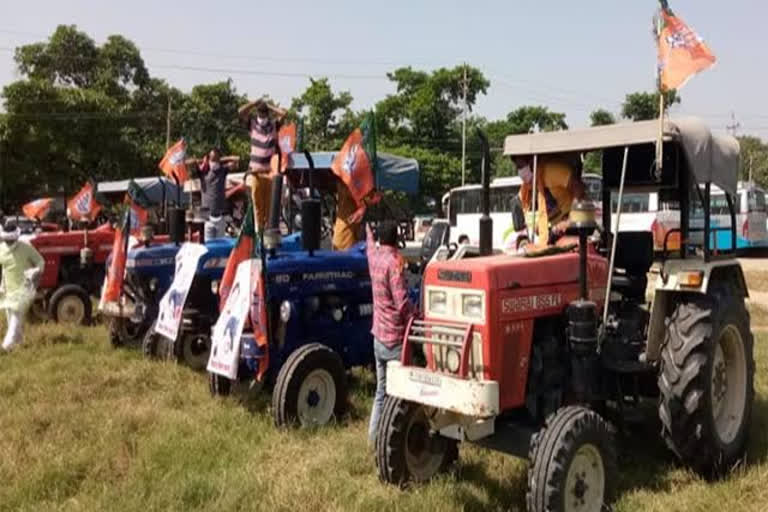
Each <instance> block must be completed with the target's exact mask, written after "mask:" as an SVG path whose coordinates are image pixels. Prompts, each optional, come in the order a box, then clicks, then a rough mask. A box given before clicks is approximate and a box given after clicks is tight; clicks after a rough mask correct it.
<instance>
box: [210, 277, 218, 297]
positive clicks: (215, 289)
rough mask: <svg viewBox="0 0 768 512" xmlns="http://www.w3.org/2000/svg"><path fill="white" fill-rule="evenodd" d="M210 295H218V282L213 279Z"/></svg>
mask: <svg viewBox="0 0 768 512" xmlns="http://www.w3.org/2000/svg"><path fill="white" fill-rule="evenodd" d="M211 293H212V294H214V295H218V294H219V282H218V281H217V280H215V279H214V280H213V281H211Z"/></svg>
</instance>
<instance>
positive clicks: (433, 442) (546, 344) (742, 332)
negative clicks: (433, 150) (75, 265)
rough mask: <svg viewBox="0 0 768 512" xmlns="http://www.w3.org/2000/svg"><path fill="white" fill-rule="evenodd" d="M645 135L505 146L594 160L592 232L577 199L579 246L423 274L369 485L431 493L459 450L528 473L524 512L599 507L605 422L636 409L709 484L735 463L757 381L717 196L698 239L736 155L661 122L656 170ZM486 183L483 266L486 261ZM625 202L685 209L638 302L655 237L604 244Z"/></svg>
mask: <svg viewBox="0 0 768 512" xmlns="http://www.w3.org/2000/svg"><path fill="white" fill-rule="evenodd" d="M658 137H659V125H658V122H643V123H632V124H627V125H614V126H608V127H599V128H590V129H585V130H571V131H564V132H554V133H539V134H530V135H519V136H510V137H508V138H507V139H506V141H505V155H508V156H510V157H512V156H518V155H534V156H536V157H537V158H542V157H552V156H553V155H557V154H563V153H568V154H571V155H572V154H573V153H586V152H589V151H593V150H601V151H602V169H603V179H604V190H603V194H602V203H603V219H602V229H598V230H597V231H596V230H595V228H596V227H598V226H597V224H596V222H595V220H594V219H595V215H594V210H595V208H594V205H593V204H590V203H588V202H583V203H578V204H577V205H576V206H575V207H574V210H573V211H572V212H571V234H572V235H578V237H576V238H571V239H570V240H561V241H560V244H559V247H555V248H549V249H548V250H546V251H540V252H538V253H534V254H528V255H526V256H523V255H497V256H486V257H482V256H481V257H478V258H472V259H464V260H446V261H433V262H432V263H430V264H429V265H428V266H427V268H426V271H425V276H424V285H423V292H422V293H423V300H422V304H423V308H424V316H423V318H421V319H416V320H413V321H412V322H411V323H410V325H409V326H408V328H407V331H406V334H405V338H404V343H403V351H402V359H401V361H400V362H393V363H390V364H389V366H388V369H387V393H388V395H389V396H388V398H387V401H386V402H385V405H384V410H383V413H382V417H381V421H380V423H379V427H378V436H377V440H376V463H377V466H378V472H379V476H380V478H381V479H382V480H383V481H385V482H388V483H393V484H397V485H404V484H406V483H407V482H410V481H416V482H423V481H426V480H429V479H430V478H431V477H432V476H434V475H435V474H437V473H438V472H440V471H443V470H445V469H446V468H447V467H448V466H449V465H450V464H451V463H453V462H454V461H455V460H456V459H457V457H458V449H457V444H458V443H459V442H462V441H464V442H473V443H476V444H479V445H482V446H485V447H488V448H492V449H495V450H500V451H502V452H506V453H510V454H514V455H517V456H520V457H526V458H528V459H529V460H530V467H529V472H528V492H527V498H526V500H527V508H528V510H529V511H531V512H539V511H601V510H604V507H605V506H606V505H607V504H609V503H610V501H611V499H612V498H613V494H614V491H615V483H616V476H617V469H618V465H617V460H616V447H615V440H614V432H615V430H616V428H615V427H614V426H613V425H616V426H617V427H619V428H623V427H624V426H625V424H627V422H629V421H630V419H632V418H634V417H636V416H637V413H639V412H643V411H645V410H646V409H644V408H643V407H642V405H643V404H644V403H647V402H648V401H649V400H650V401H654V402H655V403H656V404H657V406H658V417H659V419H660V420H661V426H662V427H661V437H662V438H663V439H664V441H665V442H666V444H667V446H668V447H669V448H670V449H671V451H672V452H673V453H674V454H675V455H676V456H677V457H678V458H679V460H680V461H682V462H683V463H684V464H686V465H688V466H690V467H691V468H693V469H694V470H696V471H698V472H700V473H701V474H704V475H707V476H710V477H711V476H719V475H722V474H724V473H726V472H727V471H729V470H730V469H731V468H733V467H734V466H736V465H738V464H739V463H740V462H742V461H743V457H744V453H745V447H746V438H747V433H748V431H749V425H750V416H751V411H752V402H753V398H754V390H753V378H754V368H755V365H754V358H753V337H752V333H751V331H750V325H749V314H748V313H747V310H746V307H745V304H744V299H745V297H746V296H747V289H746V286H745V281H744V276H743V273H742V270H741V267H740V266H739V264H738V262H737V261H736V260H734V259H731V258H730V257H729V256H728V255H723V254H720V255H715V254H714V253H713V251H712V250H711V249H710V245H711V243H712V240H713V238H714V234H715V233H714V231H717V230H718V229H720V230H728V231H730V233H731V236H732V237H734V238H735V236H736V232H735V222H734V219H735V212H734V209H733V202H732V201H730V199H729V204H730V206H731V223H730V226H723V227H719V228H716V227H713V225H712V224H713V223H712V221H710V201H711V196H710V188H711V184H713V183H714V184H715V185H717V186H719V187H720V188H723V189H725V190H727V191H728V192H729V193H734V192H735V190H736V179H737V172H738V168H739V145H738V142H737V141H736V140H735V139H733V138H732V137H722V136H715V135H712V134H711V133H710V131H709V130H708V129H707V128H706V127H705V126H703V125H702V124H701V123H700V122H698V121H696V120H685V121H677V122H675V123H672V122H667V123H666V125H665V129H664V143H663V160H661V162H662V165H656V164H655V163H656V161H657V160H656V155H655V141H656V139H657V138H658ZM485 161H486V162H489V161H490V158H489V155H487V156H486V160H485ZM536 161H537V159H536V158H534V162H536ZM538 161H539V162H540V161H541V160H538ZM535 165H536V164H534V166H535ZM485 174H486V176H485V178H486V179H485V182H486V187H485V200H484V208H485V209H484V211H485V215H484V216H483V218H482V220H481V254H491V247H490V240H491V237H490V234H491V230H490V223H491V220H490V217H488V215H487V212H488V200H487V197H488V196H487V194H488V192H487V191H488V187H487V182H488V180H487V178H488V176H487V174H490V172H488V173H485ZM534 175H536V174H535V171H534ZM637 190H658V191H659V194H661V195H662V196H664V198H665V199H666V200H669V201H678V202H679V204H680V206H681V212H682V213H681V217H682V219H681V220H682V222H681V228H680V232H679V235H680V240H682V241H684V242H683V243H681V244H680V247H679V248H678V249H677V250H676V251H675V253H674V254H673V253H672V252H671V251H666V250H665V251H664V254H665V259H664V260H663V261H661V262H658V264H659V273H658V278H657V279H656V285H655V287H652V288H651V289H648V287H647V284H648V277H647V276H648V275H649V271H650V270H651V267H652V265H653V264H654V259H653V258H654V251H653V235H652V233H650V232H619V233H617V234H614V235H612V234H611V226H612V225H620V220H621V213H620V212H621V210H620V209H619V211H618V212H617V213H616V214H615V215H617V217H618V218H617V219H616V222H615V224H612V223H611V216H612V215H613V212H611V204H612V203H611V201H612V200H614V201H615V204H619V205H620V204H621V203H622V199H623V194H624V193H625V191H637ZM728 197H729V198H730V197H731V196H730V195H729V196H728ZM598 228H599V227H598ZM569 241H570V242H572V243H570V244H569V243H568V242H569ZM733 246H735V244H734V245H733Z"/></svg>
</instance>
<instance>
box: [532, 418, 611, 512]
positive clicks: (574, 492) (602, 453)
mask: <svg viewBox="0 0 768 512" xmlns="http://www.w3.org/2000/svg"><path fill="white" fill-rule="evenodd" d="M529 456H530V459H531V465H530V468H529V469H528V492H527V494H526V502H527V506H528V507H527V508H528V512H601V511H602V510H605V509H607V505H608V504H610V502H611V500H612V498H613V493H614V488H615V477H616V473H617V466H616V449H615V445H614V436H613V430H612V429H611V427H610V426H609V425H608V423H607V422H606V421H605V420H604V419H603V418H602V417H600V415H599V414H597V413H596V412H594V411H592V410H590V409H587V408H585V407H580V406H569V407H563V408H561V409H559V410H558V411H557V412H556V413H554V414H553V415H551V416H550V417H549V419H548V420H547V422H546V424H545V425H544V428H543V429H542V430H540V431H539V432H538V433H537V434H535V435H534V436H533V439H532V440H531V448H530V455H529Z"/></svg>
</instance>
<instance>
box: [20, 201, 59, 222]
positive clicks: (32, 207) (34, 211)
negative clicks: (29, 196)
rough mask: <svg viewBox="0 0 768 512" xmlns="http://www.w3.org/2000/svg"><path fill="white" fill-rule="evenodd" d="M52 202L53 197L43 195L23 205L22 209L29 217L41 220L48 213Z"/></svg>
mask: <svg viewBox="0 0 768 512" xmlns="http://www.w3.org/2000/svg"><path fill="white" fill-rule="evenodd" d="M52 204H53V198H52V197H43V198H41V199H35V200H34V201H30V202H29V203H27V204H25V205H24V206H22V207H21V211H22V212H23V213H24V216H25V217H27V218H29V219H34V220H41V219H43V217H45V216H46V215H47V214H48V212H49V211H50V209H51V205H52Z"/></svg>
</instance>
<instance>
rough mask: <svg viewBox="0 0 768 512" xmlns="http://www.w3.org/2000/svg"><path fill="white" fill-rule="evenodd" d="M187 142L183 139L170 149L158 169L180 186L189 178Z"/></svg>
mask: <svg viewBox="0 0 768 512" xmlns="http://www.w3.org/2000/svg"><path fill="white" fill-rule="evenodd" d="M186 158H187V142H186V141H185V140H184V139H181V140H180V141H178V142H177V143H176V144H174V145H173V146H171V147H170V148H168V151H166V152H165V156H164V157H163V159H162V160H161V161H160V164H159V165H158V167H159V168H160V170H161V171H163V173H164V174H165V175H166V176H168V177H169V178H171V179H175V180H176V181H178V182H179V184H180V185H181V184H183V183H184V182H185V181H187V179H188V178H189V174H188V173H187V164H186V163H185V160H186Z"/></svg>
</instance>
